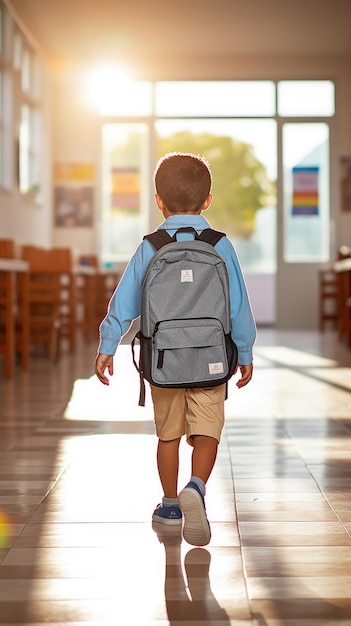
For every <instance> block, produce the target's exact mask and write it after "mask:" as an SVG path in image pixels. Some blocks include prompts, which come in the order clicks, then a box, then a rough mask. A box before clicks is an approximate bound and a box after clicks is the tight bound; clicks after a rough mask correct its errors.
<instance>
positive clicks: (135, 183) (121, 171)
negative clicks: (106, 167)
mask: <svg viewBox="0 0 351 626" xmlns="http://www.w3.org/2000/svg"><path fill="white" fill-rule="evenodd" d="M111 187H112V189H111V208H112V209H118V210H120V211H123V210H127V211H130V210H132V211H137V210H138V209H139V204H140V172H139V169H138V168H137V167H112V172H111Z"/></svg>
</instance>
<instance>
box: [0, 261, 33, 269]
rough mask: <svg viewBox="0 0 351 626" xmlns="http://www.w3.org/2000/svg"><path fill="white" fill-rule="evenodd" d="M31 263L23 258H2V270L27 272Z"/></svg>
mask: <svg viewBox="0 0 351 626" xmlns="http://www.w3.org/2000/svg"><path fill="white" fill-rule="evenodd" d="M28 270H29V263H28V262H27V261H22V260H21V259H2V258H0V272H27V271H28Z"/></svg>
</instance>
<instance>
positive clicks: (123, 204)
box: [100, 122, 151, 267]
mask: <svg viewBox="0 0 351 626" xmlns="http://www.w3.org/2000/svg"><path fill="white" fill-rule="evenodd" d="M149 169H150V168H149V127H148V125H147V124H146V123H141V122H140V123H139V122H138V123H121V122H113V123H106V124H103V125H102V186H101V189H102V198H101V202H102V219H101V244H100V245H101V251H102V252H101V260H102V263H103V265H104V266H105V267H113V266H114V265H115V264H118V263H125V262H126V261H127V260H128V259H129V257H130V256H131V255H132V254H133V252H134V250H135V248H136V247H137V246H138V244H139V243H140V241H141V240H142V238H143V236H144V234H145V233H146V232H147V230H148V224H149V189H150V184H151V181H150V176H149Z"/></svg>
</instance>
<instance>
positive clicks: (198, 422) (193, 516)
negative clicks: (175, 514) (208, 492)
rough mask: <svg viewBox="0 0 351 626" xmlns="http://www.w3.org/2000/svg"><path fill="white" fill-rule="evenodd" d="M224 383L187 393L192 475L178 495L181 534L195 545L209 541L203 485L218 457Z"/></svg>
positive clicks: (209, 531)
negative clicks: (181, 518)
mask: <svg viewBox="0 0 351 626" xmlns="http://www.w3.org/2000/svg"><path fill="white" fill-rule="evenodd" d="M225 392H226V389H225V385H220V386H219V387H214V388H209V389H190V390H188V393H187V438H188V442H189V443H190V444H191V445H192V446H193V454H192V476H191V480H190V482H189V483H188V484H187V485H186V486H185V488H184V489H183V490H182V491H181V492H180V494H179V504H180V508H181V510H182V513H183V515H184V527H183V537H184V539H185V540H186V541H187V542H188V543H190V544H192V545H197V546H204V545H206V544H208V542H209V541H210V538H211V529H210V525H209V522H208V519H207V515H206V508H205V485H206V483H207V481H208V479H209V477H210V475H211V472H212V470H213V466H214V464H215V461H216V457H217V449H218V443H219V441H220V438H221V432H222V428H223V424H224V399H225Z"/></svg>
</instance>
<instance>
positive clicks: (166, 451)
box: [157, 437, 180, 498]
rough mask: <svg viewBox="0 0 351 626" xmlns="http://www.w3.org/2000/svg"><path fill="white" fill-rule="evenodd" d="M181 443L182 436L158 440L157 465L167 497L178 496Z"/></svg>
mask: <svg viewBox="0 0 351 626" xmlns="http://www.w3.org/2000/svg"><path fill="white" fill-rule="evenodd" d="M179 444H180V437H179V438H178V439H172V440H171V441H162V440H161V439H159V440H158V447H157V467H158V474H159V477H160V481H161V485H162V488H163V493H164V496H165V498H177V496H178V470H179Z"/></svg>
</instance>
